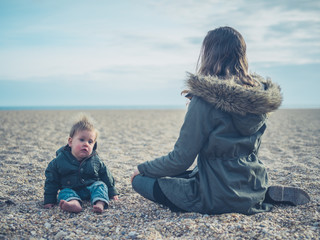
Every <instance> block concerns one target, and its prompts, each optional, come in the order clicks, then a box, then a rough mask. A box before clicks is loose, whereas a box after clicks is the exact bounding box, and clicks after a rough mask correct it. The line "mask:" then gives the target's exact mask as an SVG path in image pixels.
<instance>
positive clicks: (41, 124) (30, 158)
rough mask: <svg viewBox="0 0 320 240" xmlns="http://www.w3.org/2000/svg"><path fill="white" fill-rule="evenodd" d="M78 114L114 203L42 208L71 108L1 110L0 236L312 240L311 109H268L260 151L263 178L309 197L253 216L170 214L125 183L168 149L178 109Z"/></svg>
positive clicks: (314, 140)
mask: <svg viewBox="0 0 320 240" xmlns="http://www.w3.org/2000/svg"><path fill="white" fill-rule="evenodd" d="M85 112H86V113H88V114H89V115H91V116H92V117H93V118H94V119H95V120H96V122H97V128H98V130H99V131H100V137H99V140H98V143H99V145H98V152H99V155H100V156H101V158H102V159H103V160H104V162H105V163H106V164H107V166H108V167H109V169H110V170H111V172H112V174H113V176H114V177H115V179H116V181H117V188H118V189H119V191H120V193H121V195H120V200H119V201H117V202H112V203H111V205H110V207H109V209H108V210H106V211H104V212H103V213H102V214H95V213H93V211H92V206H90V203H88V202H85V203H84V206H83V211H82V212H80V213H78V214H74V213H66V212H63V211H62V210H60V209H59V207H54V208H53V209H49V210H48V209H44V208H43V185H44V180H45V177H44V171H45V168H46V167H47V164H48V163H49V162H50V161H51V160H52V159H53V158H54V156H55V151H56V150H57V149H58V148H60V147H61V146H63V145H65V144H66V143H67V137H68V131H69V129H70V126H71V123H72V118H73V117H74V116H75V115H76V114H77V113H78V112H77V111H0V139H1V140H2V144H1V146H0V239H319V237H320V226H319V225H320V214H319V211H320V174H319V168H320V110H319V109H318V110H279V111H277V112H276V113H274V114H272V115H271V116H270V119H269V124H268V128H267V131H266V133H265V135H264V137H263V140H262V146H261V150H260V158H261V160H262V161H263V162H264V163H265V165H266V167H267V169H268V171H269V178H270V181H271V183H272V184H281V185H290V186H296V187H301V188H303V189H305V190H306V191H307V192H308V193H309V195H310V197H311V201H310V202H309V203H308V204H306V205H302V206H297V207H293V206H288V205H277V206H275V207H274V209H273V210H272V211H271V212H268V213H261V214H256V215H252V216H246V215H242V214H222V215H213V216H211V215H203V214H198V213H172V212H171V211H170V210H168V209H167V208H164V207H163V206H161V205H158V204H155V203H152V202H150V201H147V200H145V199H144V198H142V197H141V196H140V195H138V194H136V193H135V192H134V191H133V190H132V188H131V184H130V174H131V172H132V170H133V169H134V167H135V166H136V165H137V164H139V163H141V162H143V161H146V160H152V159H153V158H155V157H158V156H161V155H164V154H167V153H168V152H169V151H171V150H172V148H173V145H174V143H175V141H176V139H177V137H178V134H179V129H180V126H181V124H182V122H183V118H184V114H185V111H184V110H101V111H100V110H95V111H85Z"/></svg>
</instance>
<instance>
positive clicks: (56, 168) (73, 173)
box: [44, 145, 118, 204]
mask: <svg viewBox="0 0 320 240" xmlns="http://www.w3.org/2000/svg"><path fill="white" fill-rule="evenodd" d="M56 155H57V157H56V158H55V159H53V160H52V161H51V162H50V163H49V165H48V167H47V169H46V171H45V175H46V181H45V187H44V204H48V203H56V202H57V193H58V190H60V189H64V188H71V189H73V190H79V189H81V188H84V187H86V186H89V185H91V184H92V183H94V182H96V181H102V182H104V183H105V184H106V185H107V187H108V194H109V197H110V198H111V197H113V196H115V195H118V191H117V189H116V188H115V181H114V178H113V177H112V174H111V172H110V171H109V170H108V168H107V167H106V166H105V164H104V163H103V162H102V161H101V160H100V158H99V155H98V153H97V152H96V151H95V150H93V152H92V154H91V155H90V156H89V157H88V158H86V159H84V160H83V161H81V162H79V161H78V160H77V159H76V158H75V157H74V156H73V155H72V153H71V149H70V147H69V146H68V145H66V146H64V147H62V148H60V149H59V150H58V151H57V152H56Z"/></svg>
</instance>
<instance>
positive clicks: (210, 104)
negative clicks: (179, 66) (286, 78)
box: [131, 27, 309, 214]
mask: <svg viewBox="0 0 320 240" xmlns="http://www.w3.org/2000/svg"><path fill="white" fill-rule="evenodd" d="M197 72H198V74H197V75H193V74H189V76H188V79H187V86H188V90H187V91H184V92H183V93H186V94H187V95H186V97H188V98H189V99H191V101H190V103H189V107H188V112H187V114H186V116H185V120H184V123H183V125H182V127H181V130H180V136H179V138H178V140H177V142H176V144H175V146H174V149H173V151H172V152H170V153H169V154H168V155H167V156H163V157H160V158H157V159H155V160H153V161H147V162H145V163H142V164H140V165H138V167H137V169H135V170H134V172H133V174H132V177H131V180H132V186H133V188H134V190H136V191H137V192H138V193H140V194H141V195H142V196H144V197H146V198H148V199H150V200H152V201H155V202H158V203H161V204H164V205H166V206H168V207H169V208H170V209H171V210H173V211H191V212H199V213H206V214H221V213H228V212H238V213H243V214H254V213H258V212H264V211H269V210H270V209H271V207H272V205H271V204H268V203H267V202H269V203H270V202H275V201H277V202H289V203H291V204H294V205H297V204H304V203H306V202H308V201H309V196H308V195H307V194H306V193H305V192H304V191H302V190H301V189H297V188H283V187H269V190H268V176H267V172H266V169H265V166H264V165H263V164H262V162H261V161H260V160H259V158H258V152H259V148H260V143H261V136H262V135H263V133H264V131H265V129H266V120H267V115H268V113H270V112H272V111H275V110H276V109H278V108H279V106H280V105H281V102H282V96H281V93H280V87H279V86H278V85H277V84H275V83H272V82H271V81H270V80H265V79H263V78H262V77H260V76H258V75H255V74H249V73H248V63H247V59H246V44H245V41H244V39H243V37H242V36H241V34H240V33H239V32H237V31H236V30H235V29H233V28H231V27H220V28H217V29H215V30H212V31H209V32H208V34H207V36H206V37H205V39H204V41H203V44H202V49H201V52H200V57H199V61H198V67H197ZM197 156H198V157H197ZM196 157H197V167H196V168H195V169H194V170H193V171H191V172H186V170H187V169H188V168H189V167H190V166H191V165H192V163H193V162H194V160H195V158H196Z"/></svg>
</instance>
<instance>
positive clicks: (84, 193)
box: [58, 181, 109, 208]
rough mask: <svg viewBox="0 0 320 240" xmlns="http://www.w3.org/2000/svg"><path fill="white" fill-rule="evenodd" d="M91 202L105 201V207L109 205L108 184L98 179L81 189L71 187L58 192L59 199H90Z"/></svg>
mask: <svg viewBox="0 0 320 240" xmlns="http://www.w3.org/2000/svg"><path fill="white" fill-rule="evenodd" d="M89 199H90V202H91V204H94V203H95V202H97V201H102V202H105V203H106V204H105V208H107V207H108V203H109V196H108V188H107V186H106V184H105V183H104V182H102V181H97V182H95V183H93V184H91V185H90V186H87V187H84V188H81V189H80V190H77V191H75V190H73V189H71V188H64V189H62V190H61V191H60V192H59V194H58V201H59V202H60V201H61V200H65V201H67V202H69V201H71V200H78V201H80V202H82V200H89Z"/></svg>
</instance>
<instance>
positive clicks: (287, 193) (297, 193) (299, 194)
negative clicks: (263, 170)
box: [268, 186, 310, 206]
mask: <svg viewBox="0 0 320 240" xmlns="http://www.w3.org/2000/svg"><path fill="white" fill-rule="evenodd" d="M268 194H269V197H270V198H271V199H272V200H273V201H276V202H283V203H290V204H292V205H295V206H296V205H302V204H306V203H308V202H309V201H310V197H309V195H308V193H306V192H305V191H304V190H302V189H300V188H295V187H285V186H271V187H269V188H268Z"/></svg>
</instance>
